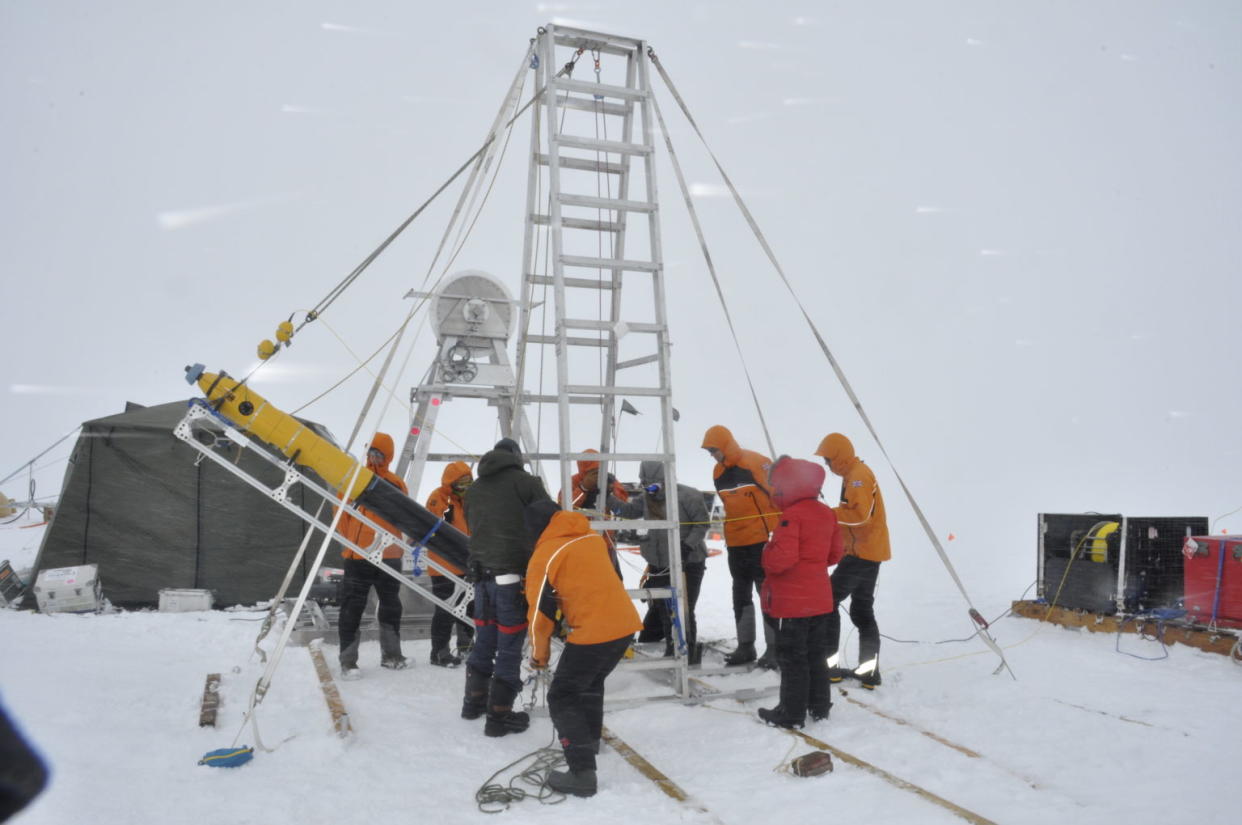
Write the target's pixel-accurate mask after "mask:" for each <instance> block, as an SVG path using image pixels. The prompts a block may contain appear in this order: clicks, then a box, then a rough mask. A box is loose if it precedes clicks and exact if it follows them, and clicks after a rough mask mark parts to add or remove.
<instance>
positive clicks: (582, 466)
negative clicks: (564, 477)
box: [578, 449, 599, 475]
mask: <svg viewBox="0 0 1242 825" xmlns="http://www.w3.org/2000/svg"><path fill="white" fill-rule="evenodd" d="M582 452H584V453H598V452H599V450H591V449H587V450H583V451H582ZM598 469H599V462H598V461H590V460H583V461H579V462H578V472H579V473H580V474H583V475H585V474H586V473H588V472H590V471H591V470H598Z"/></svg>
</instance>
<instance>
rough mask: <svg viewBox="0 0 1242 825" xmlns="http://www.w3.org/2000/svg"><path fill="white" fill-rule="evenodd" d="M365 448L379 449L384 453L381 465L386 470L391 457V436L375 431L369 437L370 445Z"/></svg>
mask: <svg viewBox="0 0 1242 825" xmlns="http://www.w3.org/2000/svg"><path fill="white" fill-rule="evenodd" d="M367 449H368V450H379V451H380V452H381V453H383V454H384V464H383V467H384V469H385V470H387V469H388V465H389V464H391V463H392V457H393V447H392V436H391V435H389V434H388V433H376V434H375V436H374V437H373V438H372V439H371V445H370V446H369V447H368V448H367Z"/></svg>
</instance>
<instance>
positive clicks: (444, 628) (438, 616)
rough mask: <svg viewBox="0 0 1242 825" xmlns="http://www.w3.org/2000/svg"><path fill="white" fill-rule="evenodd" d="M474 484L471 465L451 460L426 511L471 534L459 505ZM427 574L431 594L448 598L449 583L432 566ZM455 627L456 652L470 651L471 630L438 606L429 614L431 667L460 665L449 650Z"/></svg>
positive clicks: (458, 571)
mask: <svg viewBox="0 0 1242 825" xmlns="http://www.w3.org/2000/svg"><path fill="white" fill-rule="evenodd" d="M473 483H474V476H472V475H471V474H470V465H468V464H466V462H464V461H454V462H452V463H451V464H449V465H448V466H447V467H445V468H444V472H443V473H442V474H441V476H440V486H439V487H437V488H435V489H434V490H432V491H431V495H430V496H429V497H428V498H427V509H428V510H429V511H430V512H431V513H432V514H433V515H437V516H439V517H440V518H442V519H444V520H445V521H446V522H448V523H449V524H451V525H452V526H454V527H456V528H457V529H458V530H460V531H462V532H463V533H465V534H466V535H467V536H468V535H470V525H468V524H466V507H465V505H464V504H463V503H462V496H464V495H465V494H466V490H468V489H469V488H470V485H471V484H473ZM429 555H430V556H431V557H432V558H433V559H435V560H436V561H437V562H439V563H440V564H443V565H444V566H445V567H447V568H448V569H449V570H450V571H452V572H453V573H456V574H457V575H458V576H464V575H465V574H466V571H464V570H462V569H461V568H460V567H458V566H457V565H455V564H451V563H449V562H448V561H446V560H444V559H442V558H440V557H439V556H437V555H436V554H435V553H430V554H429ZM427 572H428V573H429V574H430V575H431V592H432V593H434V594H435V595H436V596H437V597H438V598H441V599H447V598H448V597H449V596H451V595H453V582H452V581H450V580H449V579H446V578H444V576H443V575H441V574H440V571H438V570H436V569H435V568H434V567H429V568H428V569H427ZM471 607H473V605H471ZM467 615H470V616H473V615H474V611H473V610H469V611H468V612H467ZM454 624H456V625H457V650H458V653H462V652H465V651H468V650H470V645H471V644H473V642H474V627H473V626H472V625H467V624H464V623H462V622H459V621H456V620H455V619H454V618H453V615H452V614H451V613H449V612H448V611H447V610H445V609H444V608H443V607H440V606H438V605H437V606H436V609H435V612H434V613H432V614H431V663H432V664H433V665H437V666H439V667H457V666H458V665H460V664H461V656H460V655H455V654H454V653H453V652H452V651H451V650H449V637H450V636H452V634H453V625H454Z"/></svg>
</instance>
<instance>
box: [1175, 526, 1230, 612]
mask: <svg viewBox="0 0 1242 825" xmlns="http://www.w3.org/2000/svg"><path fill="white" fill-rule="evenodd" d="M1182 556H1183V568H1182V569H1183V570H1184V572H1185V582H1186V586H1185V592H1186V601H1185V607H1186V619H1187V620H1188V621H1191V622H1194V623H1195V624H1202V625H1207V626H1209V627H1242V536H1191V537H1190V538H1188V539H1186V542H1185V545H1184V548H1183V550H1182Z"/></svg>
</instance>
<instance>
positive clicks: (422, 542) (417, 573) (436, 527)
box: [410, 518, 444, 576]
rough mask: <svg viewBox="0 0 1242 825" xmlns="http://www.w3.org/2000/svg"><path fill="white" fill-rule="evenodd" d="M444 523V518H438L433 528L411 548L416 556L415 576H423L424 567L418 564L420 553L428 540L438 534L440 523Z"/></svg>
mask: <svg viewBox="0 0 1242 825" xmlns="http://www.w3.org/2000/svg"><path fill="white" fill-rule="evenodd" d="M442 524H444V519H443V518H438V519H436V523H435V524H433V525H431V529H430V530H428V531H427V532H426V534H425V535H424V536H423V537H422V538H421V539H419V540H418V541H416V542H414V546H413V547H411V548H410V552H411V553H412V554H413V556H414V568H413V570H412V571H411V572H412V573H413V574H414V575H415V576H421V575H422V574H423V570H422V568H421V567H419V566H418V557H419V554H420V553H422V551H423V548H425V547H426V546H427V540H428V539H430V538H431V537H432V536H434V535H435V534H436V531H437V530H439V529H440V525H442Z"/></svg>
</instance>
